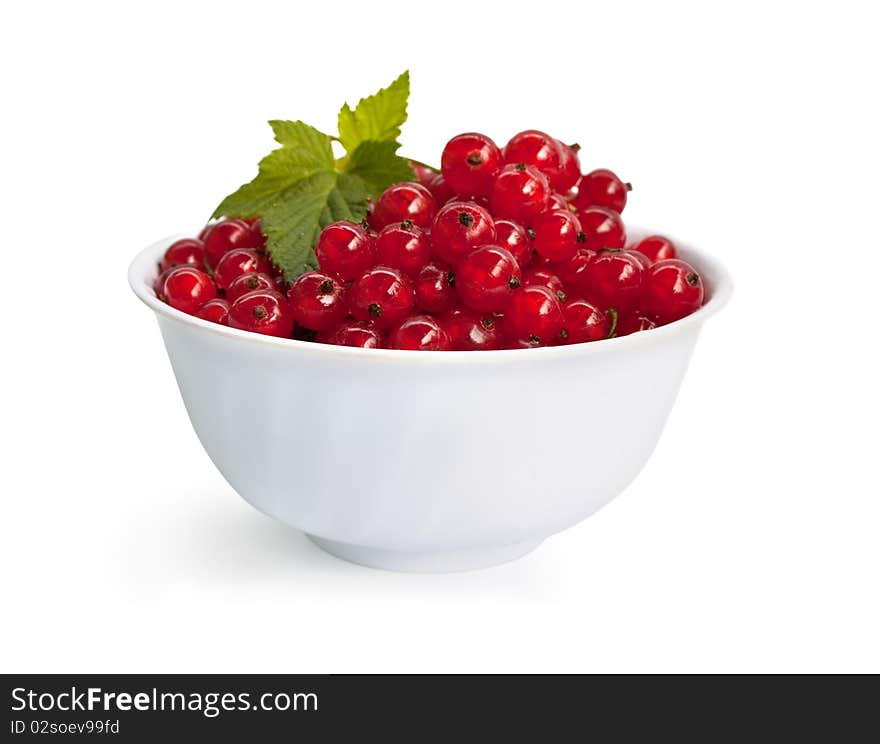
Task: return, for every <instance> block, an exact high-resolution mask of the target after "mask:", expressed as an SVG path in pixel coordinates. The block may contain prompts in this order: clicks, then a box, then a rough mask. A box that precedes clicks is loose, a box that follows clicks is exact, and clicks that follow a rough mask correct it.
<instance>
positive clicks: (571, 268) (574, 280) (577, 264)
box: [549, 248, 596, 295]
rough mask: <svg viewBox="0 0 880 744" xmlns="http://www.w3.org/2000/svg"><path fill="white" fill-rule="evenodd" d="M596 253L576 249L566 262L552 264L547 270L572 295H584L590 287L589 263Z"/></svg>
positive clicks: (586, 249) (585, 249) (587, 249)
mask: <svg viewBox="0 0 880 744" xmlns="http://www.w3.org/2000/svg"><path fill="white" fill-rule="evenodd" d="M595 255H596V251H592V250H590V249H589V248H578V249H577V250H576V251H575V254H574V255H573V256H572V257H571V258H570V259H568V260H567V261H562V262H560V263H557V264H552V265H551V266H550V267H549V270H550V271H552V272H553V273H555V274H556V275H557V276H558V277H559V278H560V279H561V280H562V283H563V284H564V285H565V286H566V287H567V288H568V289H569V290H570V291H571V292H572V293H574V294H578V295H584V294H586V292H587V289H589V286H590V268H589V267H590V263H591V262H592V260H593V256H595Z"/></svg>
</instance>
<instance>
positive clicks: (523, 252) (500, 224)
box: [495, 220, 532, 269]
mask: <svg viewBox="0 0 880 744" xmlns="http://www.w3.org/2000/svg"><path fill="white" fill-rule="evenodd" d="M495 236H496V239H495V243H496V244H497V245H500V246H503V247H504V248H507V250H509V251H510V252H511V253H512V254H513V257H514V258H515V259H516V263H517V265H518V266H519V267H520V269H524V268H525V267H526V264H528V263H529V262H530V261H531V259H532V246H531V243H530V240H529V236H528V233H526V229H525V228H524V227H523V226H522V225H518V224H517V223H516V222H511V221H510V220H496V222H495Z"/></svg>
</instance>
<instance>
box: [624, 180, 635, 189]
mask: <svg viewBox="0 0 880 744" xmlns="http://www.w3.org/2000/svg"><path fill="white" fill-rule="evenodd" d="M623 188H625V189H626V190H627V191H632V190H633V185H632V184H631V183H630V182H629V181H627V182H626V183H625V184H623Z"/></svg>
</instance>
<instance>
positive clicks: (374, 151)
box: [345, 140, 415, 194]
mask: <svg viewBox="0 0 880 744" xmlns="http://www.w3.org/2000/svg"><path fill="white" fill-rule="evenodd" d="M399 148H400V145H399V144H398V143H397V142H375V141H373V140H367V141H366V142H361V143H360V144H359V145H358V146H357V147H356V148H355V150H354V152H352V153H351V154H350V155H349V156H348V159H347V161H346V163H345V170H346V172H347V173H351V174H352V175H355V176H358V177H359V178H361V179H362V180H363V182H364V183H365V184H366V185H367V189H368V191H369V192H370V194H381V193H382V192H383V191H384V190H385V189H387V188H388V187H389V186H390V185H391V184H392V183H398V182H399V181H412V180H413V179H414V178H415V172H414V171H413V169H412V167H411V166H410V164H409V161H408V160H407V159H406V158H402V157H400V156H399V155H398V154H397V150H398V149H399Z"/></svg>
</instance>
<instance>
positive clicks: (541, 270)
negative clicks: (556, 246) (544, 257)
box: [522, 266, 568, 302]
mask: <svg viewBox="0 0 880 744" xmlns="http://www.w3.org/2000/svg"><path fill="white" fill-rule="evenodd" d="M522 283H523V286H524V287H533V286H542V287H547V289H549V290H550V291H551V292H552V293H553V294H555V295H556V298H557V299H558V300H559V301H560V302H565V301H566V300H567V299H568V293H567V292H566V291H565V285H564V284H563V283H562V280H561V279H560V278H559V276H557V275H556V274H555V273H554V272H553V271H552V270H551V269H550V268H548V267H546V266H533V267H531V268H529V269H526V270H525V272H523V278H522Z"/></svg>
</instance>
